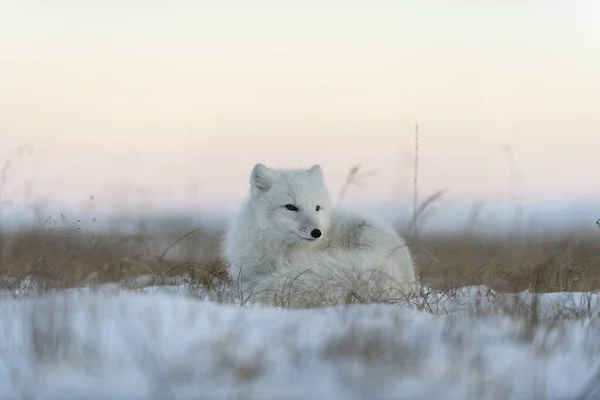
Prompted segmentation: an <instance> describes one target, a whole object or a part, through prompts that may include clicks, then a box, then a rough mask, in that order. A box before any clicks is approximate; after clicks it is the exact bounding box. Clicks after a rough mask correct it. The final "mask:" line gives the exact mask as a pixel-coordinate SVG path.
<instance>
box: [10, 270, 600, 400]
mask: <svg viewBox="0 0 600 400" xmlns="http://www.w3.org/2000/svg"><path fill="white" fill-rule="evenodd" d="M150 282H151V280H150V279H149V278H147V277H146V278H144V277H142V278H139V279H137V280H136V281H135V282H129V283H128V284H127V285H115V284H113V285H104V286H101V287H97V288H83V289H70V290H66V291H56V292H53V293H46V294H44V295H41V296H37V295H33V296H31V295H27V288H28V286H27V285H28V284H29V285H30V284H31V282H29V283H27V282H26V281H23V280H22V281H19V282H18V283H20V284H21V285H22V286H20V287H18V288H17V287H13V290H11V291H10V292H8V291H7V292H5V293H4V295H3V296H1V297H0V399H13V398H14V399H19V398H27V399H102V400H104V399H109V398H111V399H157V400H158V399H161V400H162V399H199V398H202V399H237V398H243V399H261V400H262V399H311V400H312V399H461V400H462V399H502V400H505V399H560V400H566V399H580V400H582V399H586V400H592V399H600V318H598V315H599V313H600V300H599V295H597V294H593V293H553V294H544V295H540V296H537V300H536V298H535V297H534V296H533V295H531V294H530V293H526V292H525V293H519V294H499V293H494V292H493V291H491V290H490V289H489V288H486V287H467V288H463V289H461V290H459V291H456V292H451V293H441V292H434V291H428V292H425V293H423V294H422V295H421V296H420V298H418V299H414V300H413V301H411V302H408V303H406V304H398V305H384V304H378V305H351V306H337V307H329V308H321V309H311V310H284V309H275V308H265V307H260V306H258V305H245V306H243V307H242V306H239V305H236V304H227V303H225V304H218V303H217V302H216V301H215V300H216V297H214V296H217V295H216V294H210V293H202V292H201V291H199V290H198V289H197V288H194V287H193V285H190V284H189V283H188V282H169V283H168V284H163V285H149V284H148V283H150ZM16 283H17V282H13V284H16ZM122 286H126V287H128V289H125V288H124V287H122ZM29 289H31V287H29ZM219 296H221V297H220V298H221V300H223V297H222V296H223V294H222V293H221V294H220V295H219ZM536 302H537V307H535V308H536V309H537V310H538V311H537V316H538V317H539V319H540V321H538V322H537V323H534V322H532V318H531V315H532V310H533V309H534V306H535V304H536Z"/></svg>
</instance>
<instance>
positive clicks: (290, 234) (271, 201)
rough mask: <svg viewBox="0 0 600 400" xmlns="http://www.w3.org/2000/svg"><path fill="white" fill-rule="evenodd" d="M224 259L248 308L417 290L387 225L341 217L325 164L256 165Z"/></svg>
mask: <svg viewBox="0 0 600 400" xmlns="http://www.w3.org/2000/svg"><path fill="white" fill-rule="evenodd" d="M223 253H224V254H223V256H224V258H225V260H226V261H227V262H228V263H229V266H230V273H231V277H232V279H233V281H234V282H236V283H237V284H238V290H237V293H238V294H239V295H240V297H241V298H240V300H241V301H243V300H244V299H249V300H250V301H259V302H262V303H266V304H270V305H281V306H287V307H292V308H306V307H319V306H327V305H335V304H347V303H354V302H374V301H384V300H388V301H389V300H392V299H402V298H405V295H407V294H408V293H409V292H411V291H412V290H413V289H415V288H416V286H417V285H418V280H417V279H416V277H415V270H414V264H413V258H412V256H411V253H410V251H409V249H408V247H407V246H406V244H405V242H404V240H403V239H402V238H401V237H399V236H398V235H397V234H396V233H395V232H394V231H393V230H392V228H391V227H389V226H387V225H386V224H384V223H383V222H380V221H376V220H372V219H367V218H366V217H364V216H360V215H358V214H355V213H350V212H348V211H343V210H338V209H334V207H333V206H332V202H331V200H330V197H329V193H328V191H327V189H326V187H325V183H324V179H323V173H322V170H321V167H320V165H318V164H317V165H314V166H313V167H311V168H309V169H301V170H289V169H284V170H282V169H271V168H267V167H266V166H264V165H263V164H260V163H259V164H256V165H255V166H254V169H253V170H252V173H251V175H250V196H249V198H248V199H247V200H246V202H245V203H244V204H243V206H242V209H241V211H240V212H239V213H238V215H237V216H236V217H235V218H234V219H233V221H232V223H231V226H230V227H229V230H228V232H227V233H226V234H225V237H224V243H223Z"/></svg>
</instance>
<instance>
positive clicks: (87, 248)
mask: <svg viewBox="0 0 600 400" xmlns="http://www.w3.org/2000/svg"><path fill="white" fill-rule="evenodd" d="M140 226H141V227H143V226H144V225H143V224H141V225H140ZM221 234H222V232H221V231H220V230H218V229H207V228H202V229H194V228H193V227H185V226H182V227H180V228H169V229H167V230H159V229H156V230H155V231H149V230H148V229H147V228H146V230H144V229H142V228H140V230H139V231H138V232H136V233H133V234H127V235H125V234H119V233H116V232H115V233H104V234H93V233H89V232H84V231H82V230H80V229H73V230H70V231H65V230H62V229H59V228H55V227H51V226H50V227H49V226H46V227H45V228H43V229H36V230H29V231H23V232H17V233H0V275H4V276H9V277H12V278H13V279H11V280H10V281H11V282H13V283H14V282H15V280H18V279H20V278H22V277H26V276H34V277H36V278H38V280H40V281H42V282H44V283H45V284H44V286H45V287H47V288H66V287H77V286H83V285H88V284H96V283H106V282H118V281H121V280H123V279H126V278H133V277H137V276H140V275H154V276H157V277H158V278H160V277H168V276H182V275H185V276H186V277H187V278H188V279H191V281H192V282H194V283H197V284H201V285H203V286H207V287H211V286H214V285H215V284H218V283H222V282H224V281H226V280H227V271H226V267H225V265H224V264H223V263H222V262H221V261H220V260H219V243H220V235H221ZM409 244H410V246H411V249H412V250H413V252H414V255H415V259H416V263H417V267H418V270H419V274H420V276H421V279H422V282H423V283H424V284H427V285H430V286H432V287H434V288H436V289H442V290H452V289H457V288H459V287H462V286H466V285H487V286H490V287H491V288H493V289H495V290H497V291H505V292H514V291H523V290H531V291H533V292H557V291H594V290H597V289H600V234H598V235H571V236H565V237H562V238H561V237H550V238H541V237H533V238H527V239H526V240H519V239H518V238H514V237H497V238H492V237H482V236H476V235H455V236H450V235H448V236H425V237H419V238H418V239H415V238H413V239H410V238H409Z"/></svg>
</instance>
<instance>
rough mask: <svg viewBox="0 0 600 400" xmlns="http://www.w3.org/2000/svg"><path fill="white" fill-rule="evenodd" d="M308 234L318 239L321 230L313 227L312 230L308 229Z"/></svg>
mask: <svg viewBox="0 0 600 400" xmlns="http://www.w3.org/2000/svg"><path fill="white" fill-rule="evenodd" d="M310 236H312V237H314V238H315V239H318V238H320V237H321V231H320V230H318V229H313V230H312V231H310Z"/></svg>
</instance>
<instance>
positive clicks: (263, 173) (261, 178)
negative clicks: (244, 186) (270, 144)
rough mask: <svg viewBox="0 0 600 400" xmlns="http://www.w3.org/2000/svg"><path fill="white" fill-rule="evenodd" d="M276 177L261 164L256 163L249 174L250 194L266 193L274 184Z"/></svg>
mask: <svg viewBox="0 0 600 400" xmlns="http://www.w3.org/2000/svg"><path fill="white" fill-rule="evenodd" d="M275 180H276V176H275V174H274V172H273V170H271V169H270V168H267V167H265V166H264V165H263V164H261V163H258V164H256V165H255V166H254V168H253V169H252V174H250V187H251V188H252V193H254V194H258V193H261V192H266V191H267V190H269V189H270V188H271V186H273V183H275Z"/></svg>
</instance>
